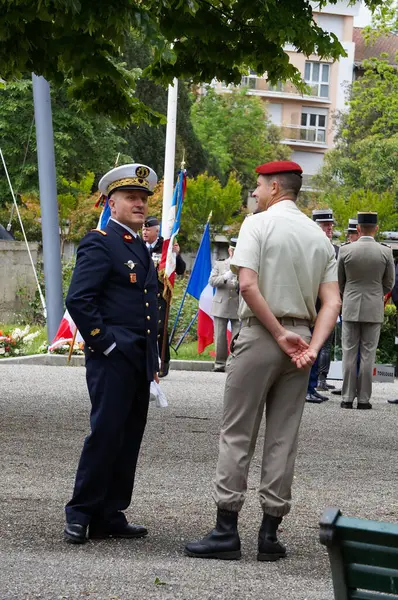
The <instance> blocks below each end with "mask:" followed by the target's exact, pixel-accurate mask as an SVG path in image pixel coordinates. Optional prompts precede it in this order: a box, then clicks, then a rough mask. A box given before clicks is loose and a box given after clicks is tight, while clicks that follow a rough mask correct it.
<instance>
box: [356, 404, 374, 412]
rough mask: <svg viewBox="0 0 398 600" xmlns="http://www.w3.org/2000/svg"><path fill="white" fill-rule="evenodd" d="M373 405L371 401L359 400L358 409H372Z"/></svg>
mask: <svg viewBox="0 0 398 600" xmlns="http://www.w3.org/2000/svg"><path fill="white" fill-rule="evenodd" d="M371 408H373V407H372V405H371V403H370V402H358V405H357V409H358V410H371Z"/></svg>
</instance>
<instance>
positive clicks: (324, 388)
mask: <svg viewBox="0 0 398 600" xmlns="http://www.w3.org/2000/svg"><path fill="white" fill-rule="evenodd" d="M316 389H317V390H321V391H322V392H327V391H328V390H329V388H328V384H327V383H326V381H325V379H320V380H319V381H318V385H317V386H316Z"/></svg>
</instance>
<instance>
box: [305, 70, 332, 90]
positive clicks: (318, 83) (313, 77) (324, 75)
mask: <svg viewBox="0 0 398 600" xmlns="http://www.w3.org/2000/svg"><path fill="white" fill-rule="evenodd" d="M329 77H330V65H328V64H327V63H319V62H306V63H305V71H304V80H305V83H306V84H308V85H309V86H310V88H311V95H312V96H319V97H320V98H329Z"/></svg>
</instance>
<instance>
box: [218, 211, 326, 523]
mask: <svg viewBox="0 0 398 600" xmlns="http://www.w3.org/2000/svg"><path fill="white" fill-rule="evenodd" d="M231 265H232V268H233V269H235V270H238V268H239V267H247V268H249V269H252V270H254V271H255V272H257V273H258V286H259V289H260V292H261V294H262V295H263V297H264V298H265V300H266V301H267V303H268V305H269V308H270V310H271V311H272V312H273V314H274V315H275V316H276V317H277V318H278V319H279V320H280V322H281V323H282V324H283V325H284V327H286V329H289V330H291V331H294V332H295V333H297V334H299V335H301V336H302V337H303V338H304V339H305V340H306V341H307V342H309V341H310V337H311V333H310V326H312V325H313V324H314V321H315V319H316V308H315V303H316V298H317V295H318V290H319V285H320V284H321V283H324V282H330V281H337V269H336V259H335V256H334V250H333V247H332V245H331V244H330V242H329V240H328V239H327V237H326V236H325V235H324V233H323V232H322V231H321V229H320V228H319V227H318V225H317V224H316V223H314V222H313V221H312V220H311V219H309V218H308V217H306V216H305V215H304V214H303V213H302V212H301V211H300V210H299V209H298V208H297V206H296V204H295V203H294V202H292V201H290V200H283V201H281V202H279V203H277V204H275V205H274V206H271V207H270V208H269V209H268V210H267V211H265V212H262V213H258V214H255V215H253V216H251V217H249V218H247V219H246V220H245V221H244V223H243V225H242V228H241V231H240V234H239V239H238V243H237V247H236V250H235V254H234V256H233V258H232V259H231ZM239 317H240V318H241V320H242V328H241V330H240V333H239V335H238V337H237V339H236V340H235V342H234V345H233V350H232V357H231V363H230V367H229V371H228V375H227V380H226V386H225V393H224V414H223V421H222V426H221V435H220V451H219V459H218V464H217V471H216V479H215V487H214V499H215V501H216V504H217V506H218V508H219V509H224V510H228V511H234V512H238V511H239V510H240V509H241V507H242V504H243V502H244V496H245V492H246V489H247V477H248V471H249V465H250V460H251V458H252V455H253V452H254V448H255V444H256V439H257V435H258V431H259V427H260V424H261V420H262V416H263V413H264V408H265V414H266V421H265V441H264V449H263V459H262V467H261V483H260V489H259V493H260V502H261V505H262V508H263V510H264V512H265V513H267V514H268V515H273V516H275V517H282V516H283V515H285V514H287V513H288V512H289V510H290V504H291V485H292V481H293V470H294V462H295V458H296V452H297V441H298V431H299V427H300V422H301V416H302V412H303V409H304V405H305V396H306V391H307V384H308V377H309V371H308V370H305V369H297V367H296V366H295V365H294V364H293V363H292V361H291V360H290V358H289V357H288V356H287V355H286V354H285V353H284V352H283V351H282V350H281V348H280V347H279V346H278V344H277V343H276V341H275V340H274V338H273V337H272V336H271V334H270V333H269V332H268V330H267V329H265V328H264V327H263V325H262V324H261V323H260V322H259V321H257V319H256V318H255V315H253V313H252V312H251V310H250V308H249V307H248V305H247V304H246V303H245V301H244V300H243V299H241V301H240V306H239Z"/></svg>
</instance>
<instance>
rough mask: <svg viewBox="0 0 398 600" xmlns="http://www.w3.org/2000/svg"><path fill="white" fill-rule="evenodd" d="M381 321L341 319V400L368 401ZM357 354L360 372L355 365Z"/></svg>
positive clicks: (370, 393)
mask: <svg viewBox="0 0 398 600" xmlns="http://www.w3.org/2000/svg"><path fill="white" fill-rule="evenodd" d="M380 330H381V323H357V322H355V321H343V329H342V349H343V387H342V390H341V397H342V400H343V401H344V402H353V400H354V398H355V397H356V398H357V399H358V403H367V402H369V400H370V398H371V396H372V378H373V366H374V363H375V362H376V350H377V344H378V343H379V337H380ZM358 350H359V354H360V363H359V372H358V367H357V361H358Z"/></svg>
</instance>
